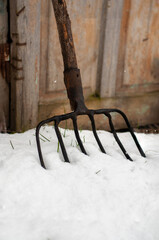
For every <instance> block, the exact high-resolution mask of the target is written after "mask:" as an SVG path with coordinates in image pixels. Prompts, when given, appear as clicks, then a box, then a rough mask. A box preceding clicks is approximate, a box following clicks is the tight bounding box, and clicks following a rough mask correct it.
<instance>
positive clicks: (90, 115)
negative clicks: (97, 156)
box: [88, 114, 106, 153]
mask: <svg viewBox="0 0 159 240" xmlns="http://www.w3.org/2000/svg"><path fill="white" fill-rule="evenodd" d="M88 116H89V118H90V120H91V124H92V130H93V134H94V137H95V139H96V141H97V143H98V146H99V148H100V150H101V151H102V152H103V153H106V152H105V150H104V147H103V145H102V144H101V141H100V139H99V137H98V135H97V132H96V126H95V121H94V117H93V115H92V114H89V115H88Z"/></svg>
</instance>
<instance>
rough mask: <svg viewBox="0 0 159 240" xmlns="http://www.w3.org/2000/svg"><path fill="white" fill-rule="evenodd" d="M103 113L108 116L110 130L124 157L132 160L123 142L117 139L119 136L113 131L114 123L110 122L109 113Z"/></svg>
mask: <svg viewBox="0 0 159 240" xmlns="http://www.w3.org/2000/svg"><path fill="white" fill-rule="evenodd" d="M104 114H105V116H106V117H108V119H109V125H110V128H111V131H112V133H113V135H114V138H115V140H116V141H117V143H118V145H119V147H120V148H121V150H122V152H123V154H124V155H125V157H126V158H127V159H129V160H130V161H133V160H132V159H131V157H130V156H129V154H128V153H127V151H126V150H125V148H124V146H123V144H122V143H121V141H120V139H119V137H118V135H117V133H116V131H115V128H114V125H113V122H112V118H111V115H110V114H109V113H104Z"/></svg>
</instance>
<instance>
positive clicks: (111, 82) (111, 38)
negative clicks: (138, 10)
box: [100, 0, 124, 97]
mask: <svg viewBox="0 0 159 240" xmlns="http://www.w3.org/2000/svg"><path fill="white" fill-rule="evenodd" d="M123 3H124V0H118V1H116V0H111V1H108V9H107V20H106V26H105V42H104V49H103V51H104V54H103V65H102V76H101V90H100V95H101V97H110V96H114V95H115V90H116V73H117V63H118V51H119V41H120V26H121V17H122V11H123Z"/></svg>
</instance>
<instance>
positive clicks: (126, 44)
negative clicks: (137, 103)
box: [116, 0, 159, 96]
mask: <svg viewBox="0 0 159 240" xmlns="http://www.w3.org/2000/svg"><path fill="white" fill-rule="evenodd" d="M121 24H122V25H121V34H120V45H119V58H118V71H117V82H116V85H117V89H116V92H117V94H122V95H129V96H130V95H131V94H135V95H137V94H141V93H145V92H154V91H157V90H159V47H158V42H159V1H157V0H140V1H138V0H133V1H132V0H126V1H125V2H124V7H123V16H122V23H121Z"/></svg>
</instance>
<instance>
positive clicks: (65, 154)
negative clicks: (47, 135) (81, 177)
mask: <svg viewBox="0 0 159 240" xmlns="http://www.w3.org/2000/svg"><path fill="white" fill-rule="evenodd" d="M55 132H56V135H57V138H58V140H59V143H60V147H61V150H62V153H63V157H64V160H65V162H70V161H69V159H68V156H67V152H66V149H65V146H64V143H63V140H62V137H61V133H60V131H59V128H58V123H57V121H55Z"/></svg>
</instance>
